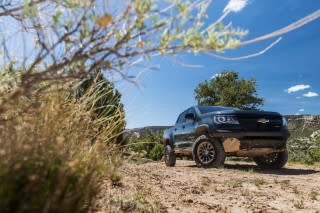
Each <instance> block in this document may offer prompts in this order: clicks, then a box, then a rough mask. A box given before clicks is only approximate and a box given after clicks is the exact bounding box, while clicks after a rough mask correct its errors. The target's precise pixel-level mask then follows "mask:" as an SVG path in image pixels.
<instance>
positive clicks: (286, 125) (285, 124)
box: [282, 117, 288, 128]
mask: <svg viewBox="0 0 320 213" xmlns="http://www.w3.org/2000/svg"><path fill="white" fill-rule="evenodd" d="M282 127H284V128H288V122H287V120H286V118H285V117H282Z"/></svg>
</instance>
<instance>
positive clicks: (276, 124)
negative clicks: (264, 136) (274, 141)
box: [237, 115, 282, 132]
mask: <svg viewBox="0 0 320 213" xmlns="http://www.w3.org/2000/svg"><path fill="white" fill-rule="evenodd" d="M237 118H238V121H239V123H240V126H241V128H242V129H243V130H244V131H255V132H277V131H280V130H281V125H282V118H281V117H280V116H263V115H262V116H261V115H239V116H237ZM259 120H261V121H262V122H259ZM266 120H267V122H266ZM263 121H264V122H263Z"/></svg>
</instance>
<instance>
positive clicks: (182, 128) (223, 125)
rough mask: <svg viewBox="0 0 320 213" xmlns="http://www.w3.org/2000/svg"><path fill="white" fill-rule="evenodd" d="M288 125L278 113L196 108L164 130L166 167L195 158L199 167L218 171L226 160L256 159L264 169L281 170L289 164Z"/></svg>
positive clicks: (215, 107) (186, 111) (218, 107)
mask: <svg viewBox="0 0 320 213" xmlns="http://www.w3.org/2000/svg"><path fill="white" fill-rule="evenodd" d="M288 137H289V132H288V129H287V122H286V120H285V118H284V117H283V116H281V115H280V114H279V113H276V112H266V111H258V110H239V109H237V108H231V107H223V106H194V107H190V108H189V109H187V110H185V111H184V112H182V113H181V114H180V115H179V117H178V119H177V122H176V124H175V125H174V126H173V127H171V128H170V129H167V130H165V132H164V135H163V143H164V146H165V155H164V159H165V163H166V165H167V166H174V165H175V163H176V156H189V157H192V158H193V159H194V160H195V162H196V164H197V166H199V167H219V166H222V165H223V164H224V161H225V158H226V156H239V157H253V160H254V161H255V162H256V164H257V165H258V166H260V167H262V168H271V169H278V168H282V167H283V166H284V165H285V164H286V162H287V160H288V152H287V149H286V143H287V139H288Z"/></svg>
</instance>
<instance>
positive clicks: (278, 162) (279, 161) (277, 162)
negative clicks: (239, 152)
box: [253, 150, 288, 169]
mask: <svg viewBox="0 0 320 213" xmlns="http://www.w3.org/2000/svg"><path fill="white" fill-rule="evenodd" d="M253 160H254V162H255V163H256V164H257V165H258V166H259V167H261V168H263V169H280V168H282V167H283V166H284V165H285V164H286V163H287V161H288V151H287V150H285V151H283V152H275V153H272V154H269V155H266V156H259V157H254V158H253Z"/></svg>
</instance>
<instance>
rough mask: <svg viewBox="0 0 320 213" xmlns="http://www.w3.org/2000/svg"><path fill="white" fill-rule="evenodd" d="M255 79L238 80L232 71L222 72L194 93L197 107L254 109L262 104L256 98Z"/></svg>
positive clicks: (236, 74) (199, 86)
mask: <svg viewBox="0 0 320 213" xmlns="http://www.w3.org/2000/svg"><path fill="white" fill-rule="evenodd" d="M256 88H257V85H256V80H255V79H253V78H252V79H249V80H245V79H243V78H240V79H239V74H238V73H237V72H234V71H224V72H222V73H220V74H217V75H216V76H214V77H213V78H212V79H211V80H210V81H204V82H202V83H200V84H199V85H198V86H197V87H196V89H195V90H194V92H195V99H196V100H197V101H198V104H199V105H222V106H232V107H237V108H240V109H256V108H257V107H258V106H260V105H262V104H263V99H262V98H259V97H258V96H257V94H256V93H257V89H256Z"/></svg>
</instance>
